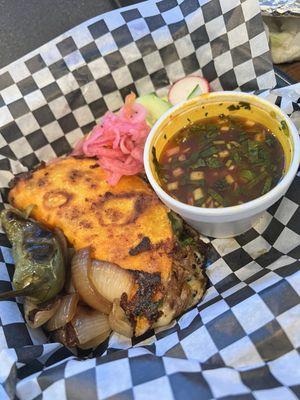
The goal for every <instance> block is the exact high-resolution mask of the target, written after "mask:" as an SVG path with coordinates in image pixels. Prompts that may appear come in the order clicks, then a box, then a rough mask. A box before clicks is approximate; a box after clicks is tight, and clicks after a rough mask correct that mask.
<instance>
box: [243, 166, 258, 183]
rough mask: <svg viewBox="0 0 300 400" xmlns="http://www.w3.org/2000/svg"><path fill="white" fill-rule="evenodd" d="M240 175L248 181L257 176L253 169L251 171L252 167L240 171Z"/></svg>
mask: <svg viewBox="0 0 300 400" xmlns="http://www.w3.org/2000/svg"><path fill="white" fill-rule="evenodd" d="M240 176H241V178H242V179H243V180H245V181H246V182H250V181H252V179H254V178H255V175H254V174H253V172H252V171H250V169H243V170H242V171H241V172H240Z"/></svg>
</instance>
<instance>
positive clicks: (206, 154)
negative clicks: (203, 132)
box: [200, 146, 218, 158]
mask: <svg viewBox="0 0 300 400" xmlns="http://www.w3.org/2000/svg"><path fill="white" fill-rule="evenodd" d="M217 151H218V149H217V148H216V147H215V146H211V147H209V148H208V149H206V150H204V151H201V153H200V155H201V157H204V158H205V157H210V156H212V155H213V154H215V153H217Z"/></svg>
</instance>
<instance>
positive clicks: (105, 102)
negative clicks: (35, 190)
mask: <svg viewBox="0 0 300 400" xmlns="http://www.w3.org/2000/svg"><path fill="white" fill-rule="evenodd" d="M194 73H200V74H202V75H203V76H205V77H206V78H207V79H208V80H209V81H210V82H211V86H212V88H213V89H214V90H215V89H230V90H234V89H237V90H244V91H258V92H257V93H258V94H259V95H260V96H263V97H266V98H268V99H269V100H270V101H272V102H274V103H276V104H277V105H279V106H280V107H281V108H282V109H284V110H285V111H286V112H287V113H288V114H289V115H292V117H293V118H294V119H295V121H296V122H300V106H299V104H300V102H299V98H300V86H299V85H294V86H292V87H288V88H283V89H277V90H267V89H272V88H274V86H275V82H276V81H275V74H274V71H273V69H272V63H271V60H270V55H269V48H268V43H267V39H266V36H265V33H264V29H263V24H262V19H261V16H260V9H259V5H258V3H257V2H256V1H255V0H230V1H228V0H210V1H204V0H181V1H174V0H162V1H156V2H155V1H147V2H144V3H141V4H140V5H135V6H132V7H129V8H126V9H120V10H118V11H113V12H110V13H107V14H104V15H103V16H100V17H97V18H95V19H93V20H91V21H88V22H86V23H84V24H82V25H80V26H79V27H77V28H75V29H73V30H71V31H69V32H67V33H66V34H64V35H62V36H61V37H59V38H57V39H55V40H53V41H51V42H50V43H48V44H47V45H45V46H43V47H41V48H40V49H38V50H37V51H34V52H33V53H31V54H29V55H28V56H26V57H24V58H23V59H21V60H18V61H17V62H15V63H13V64H11V65H9V66H8V67H6V68H4V69H2V70H1V71H0V186H1V195H2V201H3V203H2V204H4V202H5V198H6V195H7V191H8V189H7V184H8V181H9V180H10V179H11V178H12V176H13V174H14V173H17V172H20V171H23V170H26V168H31V167H32V166H34V165H35V164H37V163H38V162H39V161H41V160H49V159H51V158H53V157H56V156H60V155H63V154H65V153H67V152H68V151H69V150H70V148H71V147H72V146H73V145H74V143H75V142H76V141H77V140H78V139H79V138H80V137H81V136H82V134H83V133H86V132H88V131H90V130H91V128H92V127H93V125H94V124H95V123H96V122H97V121H98V120H99V118H100V117H101V116H102V115H103V114H104V113H105V111H106V110H108V109H110V110H117V109H118V108H119V107H120V106H121V105H122V103H123V100H124V97H125V96H126V94H128V93H129V92H130V91H134V92H136V93H138V94H144V93H149V92H154V91H155V92H157V93H158V94H159V95H164V94H165V93H166V91H167V88H168V86H169V85H170V83H172V82H174V81H175V80H176V79H179V78H181V77H183V76H185V75H189V74H194ZM299 125H300V124H299ZM2 207H3V205H2ZM206 240H207V241H209V240H208V239H206ZM0 244H1V252H0V263H1V265H0V291H5V290H9V289H10V288H11V279H12V276H13V259H12V256H11V252H10V245H9V243H8V241H7V238H6V236H5V235H4V234H3V233H0ZM211 244H212V247H211V248H212V250H211V254H210V257H209V263H208V265H207V275H208V277H209V281H210V287H209V289H208V291H207V293H206V295H205V297H204V299H203V300H202V301H201V302H200V303H199V304H198V306H197V307H195V308H193V309H192V310H190V311H188V312H187V313H185V314H184V315H183V316H182V317H180V318H178V319H177V320H176V321H175V322H173V323H172V324H171V326H169V327H167V328H164V329H159V330H156V331H155V332H153V331H152V332H150V333H148V334H147V335H145V336H144V337H142V338H139V339H133V340H129V339H126V338H124V337H122V336H120V335H117V334H113V335H112V336H111V337H110V339H109V340H107V341H106V342H105V343H103V344H102V345H101V346H99V347H98V348H97V349H96V350H95V351H94V352H93V353H92V354H88V352H86V351H85V352H84V351H81V352H79V353H74V352H72V351H71V350H69V349H67V348H65V347H63V346H62V345H60V344H58V343H47V338H46V337H45V335H44V333H43V332H42V331H41V330H32V329H30V328H29V327H27V326H26V324H25V323H24V319H23V315H22V304H21V301H20V299H17V300H9V301H1V302H0V399H1V400H6V399H15V398H17V399H21V400H37V399H45V400H53V399H60V400H64V399H67V400H81V399H84V400H94V399H115V400H116V399H118V400H121V399H122V400H123V399H124V400H125V399H126V400H127V399H128V400H131V399H135V400H152V399H163V400H173V399H175V400H185V399H191V400H193V399H197V400H199V399H201V400H202V399H203V400H206V399H224V400H225V399H227V400H229V399H240V400H250V399H257V400H265V399H268V400H276V399H280V400H295V399H297V398H299V397H300V358H299V348H300V304H299V295H300V272H299V258H300V176H297V177H296V179H295V181H294V182H293V184H292V186H291V188H290V189H289V190H288V192H287V194H286V195H285V197H283V199H282V200H281V201H279V202H278V203H277V204H275V205H274V206H272V207H271V208H270V209H269V210H268V211H267V212H265V213H264V216H263V217H262V218H261V219H260V221H259V223H258V224H257V225H256V226H255V227H253V228H252V229H251V230H250V231H249V232H247V233H246V234H243V235H241V236H238V237H236V238H233V239H225V240H224V239H222V240H221V239H214V240H211Z"/></svg>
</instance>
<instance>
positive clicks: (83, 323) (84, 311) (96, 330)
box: [71, 307, 111, 345]
mask: <svg viewBox="0 0 300 400" xmlns="http://www.w3.org/2000/svg"><path fill="white" fill-rule="evenodd" d="M71 324H72V326H73V328H74V331H75V333H76V337H77V340H78V343H79V345H82V344H86V343H87V342H90V341H92V340H94V339H96V338H97V337H99V336H100V335H103V336H105V334H107V336H108V335H109V333H110V331H111V329H110V326H109V323H108V316H107V315H105V314H103V313H101V312H99V311H96V310H92V309H91V308H88V307H78V309H77V312H76V315H75V317H74V318H73V319H72V321H71ZM107 336H106V337H105V339H106V338H107ZM105 339H104V340H105Z"/></svg>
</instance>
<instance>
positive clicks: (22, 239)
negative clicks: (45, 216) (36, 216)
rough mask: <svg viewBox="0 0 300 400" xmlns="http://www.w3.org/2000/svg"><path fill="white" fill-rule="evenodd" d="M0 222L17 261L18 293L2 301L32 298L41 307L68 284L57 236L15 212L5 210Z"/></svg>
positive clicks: (1, 296) (7, 294)
mask: <svg viewBox="0 0 300 400" xmlns="http://www.w3.org/2000/svg"><path fill="white" fill-rule="evenodd" d="M0 218H1V223H2V226H3V229H4V231H5V233H6V234H7V237H8V239H9V241H10V242H11V244H12V254H13V258H14V261H15V272H14V277H13V286H14V288H15V290H12V291H10V292H5V293H0V300H1V299H7V298H10V297H15V296H29V297H30V298H31V299H32V300H33V301H35V302H37V303H40V302H44V301H47V300H50V299H52V298H53V297H55V296H56V295H57V294H58V293H59V292H60V291H61V290H62V288H63V286H64V282H65V263H64V257H63V252H62V248H61V246H60V243H59V240H58V239H57V237H56V236H55V234H54V233H53V232H51V231H50V230H49V229H47V228H46V227H45V226H43V225H41V224H39V223H38V222H36V221H33V220H32V219H28V218H26V217H25V216H24V215H23V214H22V213H21V212H20V211H18V210H15V209H6V210H3V211H2V212H1V214H0Z"/></svg>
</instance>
